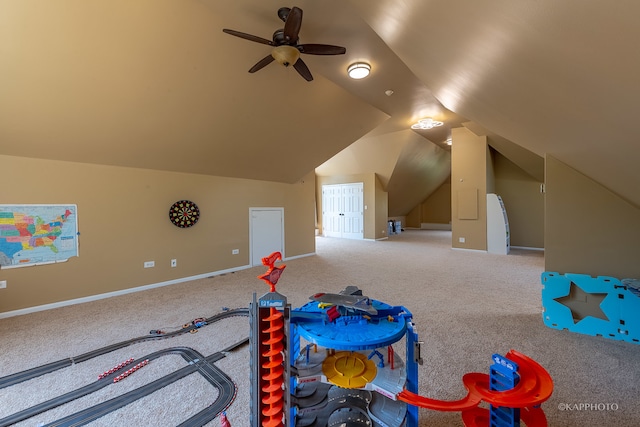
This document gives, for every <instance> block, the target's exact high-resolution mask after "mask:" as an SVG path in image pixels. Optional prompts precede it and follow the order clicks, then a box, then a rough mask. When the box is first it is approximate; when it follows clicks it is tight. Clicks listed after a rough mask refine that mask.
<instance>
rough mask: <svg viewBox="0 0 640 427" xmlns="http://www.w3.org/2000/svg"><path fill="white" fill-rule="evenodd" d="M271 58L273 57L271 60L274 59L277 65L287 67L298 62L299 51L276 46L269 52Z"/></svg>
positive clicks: (285, 46) (286, 46)
mask: <svg viewBox="0 0 640 427" xmlns="http://www.w3.org/2000/svg"><path fill="white" fill-rule="evenodd" d="M271 56H273V59H275V60H276V61H277V62H278V64H281V65H284V66H285V67H288V66H289V65H293V64H295V63H296V62H297V61H298V59H299V58H300V51H299V50H298V49H296V48H295V47H293V46H288V45H282V46H276V47H274V48H273V50H272V51H271Z"/></svg>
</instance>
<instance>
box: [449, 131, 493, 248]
mask: <svg viewBox="0 0 640 427" xmlns="http://www.w3.org/2000/svg"><path fill="white" fill-rule="evenodd" d="M451 136H452V140H453V145H452V146H451V216H452V220H451V230H452V233H451V234H452V242H451V244H452V247H454V248H464V249H476V250H486V249H487V197H486V194H487V176H488V175H487V174H488V172H487V163H488V161H487V160H488V159H489V154H488V150H489V148H488V145H487V137H486V136H477V135H476V134H474V133H473V132H471V131H470V130H468V129H466V128H455V129H452V130H451ZM460 238H464V239H465V242H464V243H462V242H460V241H459V239H460Z"/></svg>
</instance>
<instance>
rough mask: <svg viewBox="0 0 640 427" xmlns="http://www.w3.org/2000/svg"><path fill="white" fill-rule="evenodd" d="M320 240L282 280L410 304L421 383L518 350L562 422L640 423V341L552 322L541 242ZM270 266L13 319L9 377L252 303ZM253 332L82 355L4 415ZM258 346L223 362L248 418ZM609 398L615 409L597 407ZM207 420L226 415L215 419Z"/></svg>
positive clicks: (135, 412)
mask: <svg viewBox="0 0 640 427" xmlns="http://www.w3.org/2000/svg"><path fill="white" fill-rule="evenodd" d="M316 245H317V249H316V255H313V256H308V257H303V258H298V259H293V260H289V261H286V262H285V264H286V265H287V267H286V270H285V272H284V274H283V276H282V277H281V279H280V282H279V283H278V291H279V292H280V293H282V294H284V295H286V296H287V297H288V300H289V302H290V303H291V304H292V306H293V307H298V306H300V305H302V304H305V303H306V302H307V301H308V297H309V296H310V295H312V294H314V293H316V292H321V291H324V292H338V291H340V290H341V289H343V288H344V287H345V286H348V285H356V286H358V287H360V288H361V289H362V290H363V291H364V293H365V294H366V295H368V296H370V297H371V298H374V299H378V300H381V301H384V302H387V303H389V304H393V305H403V306H405V307H406V308H407V309H409V310H410V311H411V312H412V313H413V320H414V322H415V324H416V327H417V331H418V333H419V334H420V339H421V340H422V341H424V343H425V344H424V345H423V353H422V356H423V359H424V364H423V365H422V366H420V368H419V377H420V378H419V384H420V394H422V395H425V396H429V397H432V398H437V399H447V400H454V399H459V398H461V397H462V396H464V395H465V394H466V392H465V389H464V387H463V385H462V376H463V375H464V374H465V373H467V372H484V373H487V372H488V367H489V365H490V364H491V356H492V354H493V353H500V354H504V353H506V352H507V351H508V350H509V349H515V350H518V351H520V352H522V353H524V354H526V355H528V356H530V357H532V358H533V359H535V360H536V361H538V362H539V363H540V364H542V365H543V366H544V367H545V368H546V369H547V370H548V371H549V372H550V374H551V376H552V377H553V379H554V382H555V389H554V393H553V395H552V397H551V398H550V399H549V401H547V402H546V403H545V404H544V405H543V408H544V410H545V413H546V415H547V419H548V421H549V425H550V426H614V425H615V426H618V427H625V426H639V425H640V404H639V398H640V346H638V345H636V344H630V343H625V342H619V341H613V340H609V339H605V338H599V337H591V336H585V335H578V334H573V333H569V332H567V331H558V330H553V329H549V328H547V327H545V326H544V324H543V323H542V318H541V309H542V308H541V298H540V294H541V289H542V285H541V284H540V275H541V273H542V272H543V271H544V258H543V257H544V255H543V253H542V252H539V251H526V250H522V249H520V250H518V249H514V250H513V251H512V252H511V254H510V255H508V256H500V255H491V254H487V253H484V252H478V251H463V250H454V249H451V233H450V232H447V231H426V230H407V231H406V232H404V233H402V234H400V235H395V236H391V237H390V238H389V239H388V240H385V241H357V240H344V239H335V238H323V237H318V238H317V239H316ZM264 271H265V269H264V268H262V267H255V268H251V269H246V270H242V271H239V272H236V273H230V274H225V275H220V276H214V277H211V278H207V279H201V280H196V281H191V282H185V283H181V284H175V285H171V286H166V287H162V288H156V289H152V290H148V291H144V292H137V293H133V294H129V295H125V296H120V297H114V298H109V299H106V300H100V301H94V302H90V303H85V304H78V305H73V306H68V307H63V308H59V309H54V310H48V311H43V312H37V313H33V314H29V315H24V316H16V317H12V318H7V319H1V320H0V349H1V351H0V376H5V375H8V374H11V373H15V372H19V371H22V370H25V369H28V368H32V367H35V366H39V365H42V364H45V363H50V362H53V361H57V360H60V359H65V358H70V357H74V356H77V355H80V354H82V353H85V352H88V351H91V350H95V349H97V348H100V347H104V346H106V345H109V344H113V343H117V342H120V341H124V340H127V339H130V338H135V337H139V336H142V335H145V334H148V333H149V331H150V330H152V329H163V330H167V331H171V330H174V329H177V328H180V327H181V326H182V325H183V324H185V323H188V322H190V321H191V320H193V319H195V318H199V317H210V316H212V315H214V314H216V313H219V312H221V311H222V310H223V308H225V307H228V308H238V307H247V306H248V304H249V302H250V301H251V298H252V294H253V293H254V292H256V293H257V294H258V296H260V295H262V294H264V293H266V292H267V291H268V288H267V286H266V285H265V284H264V282H262V281H261V280H258V279H257V278H256V276H257V275H259V274H261V273H263V272H264ZM575 273H579V272H575ZM98 274H99V272H98ZM89 280H91V278H90V277H88V278H87V281H89ZM248 334H249V328H248V321H247V318H244V317H233V318H229V319H226V320H223V321H221V322H218V323H215V324H213V325H210V326H207V327H204V328H201V329H200V330H199V331H198V332H197V333H195V334H185V335H181V336H179V337H176V338H171V339H166V340H159V341H153V342H143V343H138V344H134V345H131V346H128V347H126V348H123V349H120V350H117V351H114V352H111V353H108V354H105V355H103V356H100V357H97V358H94V359H90V360H88V361H86V362H82V363H75V364H73V365H72V366H70V367H68V368H65V369H62V370H60V371H57V372H54V373H51V374H47V375H44V376H42V377H39V378H36V379H33V380H30V381H27V382H24V383H21V384H18V385H14V386H11V387H7V388H4V389H0V419H1V418H3V417H6V416H8V415H10V414H13V413H15V412H17V411H20V410H23V409H25V408H28V407H30V406H33V405H35V404H37V403H39V402H42V401H45V400H47V399H50V398H52V397H55V396H59V395H61V394H63V393H66V392H68V391H71V390H74V389H76V388H78V387H80V386H83V385H85V384H88V383H90V382H92V381H96V380H97V376H98V374H99V373H101V372H104V371H105V370H107V369H109V368H111V367H112V366H114V365H116V364H117V363H119V362H121V361H123V360H126V359H128V358H130V357H135V358H137V357H142V356H144V355H145V354H149V353H151V352H153V351H156V350H159V349H163V348H167V347H177V346H187V347H191V348H194V349H196V350H197V351H199V352H201V353H202V354H203V355H205V356H206V355H209V354H212V353H215V352H217V351H220V350H222V349H224V348H226V347H227V346H228V345H230V344H232V343H234V342H236V341H238V340H241V339H243V338H245V337H247V336H248ZM248 359H249V351H248V348H247V346H245V347H242V348H241V349H239V350H236V351H234V352H232V353H230V354H228V355H227V357H225V358H224V359H222V360H220V361H219V362H217V363H216V366H218V367H219V368H221V369H222V370H223V371H224V372H226V373H227V374H228V375H229V376H231V377H232V378H233V380H234V381H235V382H236V384H237V386H238V395H237V397H236V400H235V401H234V403H233V404H232V405H231V406H230V407H229V409H228V411H227V414H228V417H229V420H230V421H231V425H232V426H234V427H248V426H249V421H248V415H247V414H248V408H249V400H250V399H249V373H248V370H249V362H248ZM185 365H186V362H185V361H184V360H183V359H182V358H181V357H179V356H177V355H174V356H165V357H163V358H161V359H157V360H155V361H153V362H152V363H150V364H149V365H148V366H145V367H144V368H142V369H140V370H139V371H137V372H135V373H134V374H133V375H131V376H130V377H128V378H126V379H125V380H124V381H122V382H119V383H117V384H114V385H112V386H108V387H105V388H104V389H102V390H100V391H99V392H97V393H93V394H91V395H89V396H86V397H84V398H82V399H78V400H76V401H73V402H71V403H69V404H67V405H64V406H62V407H59V408H56V409H54V410H51V411H48V412H46V413H43V414H40V415H37V416H35V417H33V418H30V419H28V420H26V421H24V422H21V423H19V424H18V425H19V426H32V427H34V426H37V425H43V424H46V423H49V422H53V421H55V420H57V419H59V418H61V417H63V416H65V415H68V414H71V413H74V412H77V411H78V410H81V409H83V408H86V407H88V406H91V405H94V404H96V403H98V402H102V401H104V400H106V399H109V398H112V397H115V396H118V395H120V394H122V393H124V392H126V391H128V390H131V389H133V388H136V387H139V386H140V385H142V384H144V383H148V382H150V381H153V380H154V379H156V378H158V377H160V376H162V375H165V374H167V373H169V372H172V371H174V370H176V369H179V368H181V367H183V366H185ZM216 395H217V391H216V390H215V389H213V388H212V387H211V386H210V385H209V384H208V383H207V382H206V381H204V379H203V378H202V377H201V376H200V375H198V374H192V375H189V376H187V377H185V378H184V379H182V380H180V381H178V382H176V383H175V384H172V385H171V386H168V387H166V388H164V389H162V390H160V391H159V392H156V393H154V394H152V395H150V396H148V397H146V398H144V399H141V400H139V401H137V402H136V403H134V404H131V405H128V406H126V407H124V408H122V409H120V410H117V411H115V412H113V413H110V414H108V415H105V416H104V417H102V418H100V419H98V420H97V421H95V422H93V423H92V424H90V425H92V426H175V425H178V424H180V423H181V422H182V421H184V420H185V419H186V418H188V417H189V416H191V415H193V414H195V413H197V412H198V411H200V410H201V409H203V408H204V407H206V406H207V405H209V404H210V403H211V402H212V401H213V400H214V399H215V397H216ZM580 404H588V405H589V406H585V405H581V406H579V405H580ZM602 404H604V405H607V406H606V408H607V409H604V410H603V409H599V408H602ZM567 407H568V408H569V410H567V409H566V408H567ZM580 408H582V409H580ZM208 425H210V426H219V425H220V422H219V420H217V419H216V420H213V421H212V422H211V423H209V424H208ZM461 425H462V421H461V418H460V415H459V413H455V412H454V413H442V412H435V411H430V410H420V426H461Z"/></svg>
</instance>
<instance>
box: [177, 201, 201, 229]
mask: <svg viewBox="0 0 640 427" xmlns="http://www.w3.org/2000/svg"><path fill="white" fill-rule="evenodd" d="M198 218H200V210H199V209H198V205H196V204H195V203H193V202H192V201H189V200H180V201H178V202H175V203H174V204H173V205H171V209H169V219H170V220H171V222H172V223H173V225H175V226H176V227H180V228H187V227H191V226H193V225H195V223H196V222H198Z"/></svg>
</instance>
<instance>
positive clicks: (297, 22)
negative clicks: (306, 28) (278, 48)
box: [284, 6, 302, 43]
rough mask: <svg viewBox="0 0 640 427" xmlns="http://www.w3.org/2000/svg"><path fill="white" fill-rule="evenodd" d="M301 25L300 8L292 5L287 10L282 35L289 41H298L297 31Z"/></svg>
mask: <svg viewBox="0 0 640 427" xmlns="http://www.w3.org/2000/svg"><path fill="white" fill-rule="evenodd" d="M301 26H302V9H300V8H299V7H295V6H294V7H293V8H292V9H291V10H290V11H289V15H288V16H287V20H286V22H285V23H284V37H285V39H287V41H288V42H289V43H295V42H297V41H298V33H299V32H300V27H301Z"/></svg>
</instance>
